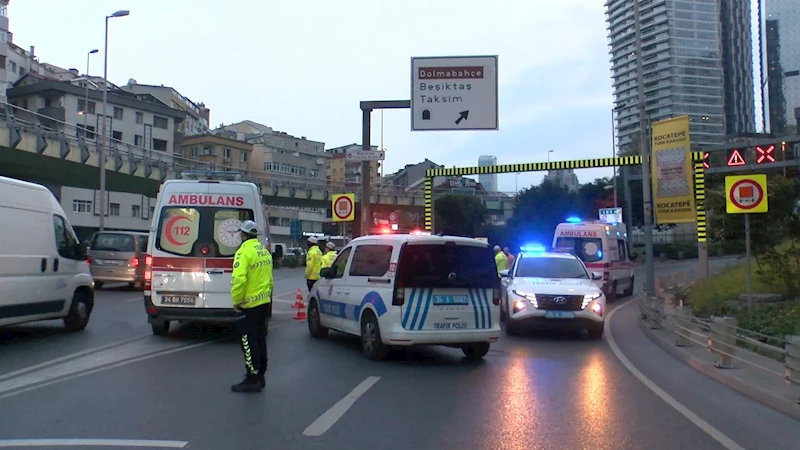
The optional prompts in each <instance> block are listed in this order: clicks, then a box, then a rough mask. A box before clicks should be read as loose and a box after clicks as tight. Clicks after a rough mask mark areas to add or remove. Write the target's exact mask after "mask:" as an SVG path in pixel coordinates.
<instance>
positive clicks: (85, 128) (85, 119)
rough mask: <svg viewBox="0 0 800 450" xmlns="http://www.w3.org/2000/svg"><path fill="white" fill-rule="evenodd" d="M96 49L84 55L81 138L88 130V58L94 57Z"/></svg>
mask: <svg viewBox="0 0 800 450" xmlns="http://www.w3.org/2000/svg"><path fill="white" fill-rule="evenodd" d="M99 51H100V50H98V49H96V48H95V49H93V50H89V51H88V52H87V53H86V74H85V75H84V78H86V95H85V96H84V98H83V111H82V113H83V136H84V137H86V130H87V129H88V128H87V127H88V123H87V119H88V117H87V116H88V115H89V57H90V56H92V55H94V54H95V53H97V52H99Z"/></svg>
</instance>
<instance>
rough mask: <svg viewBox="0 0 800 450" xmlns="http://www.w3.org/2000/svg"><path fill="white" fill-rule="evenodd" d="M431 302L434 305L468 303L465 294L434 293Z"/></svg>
mask: <svg viewBox="0 0 800 450" xmlns="http://www.w3.org/2000/svg"><path fill="white" fill-rule="evenodd" d="M433 304H434V305H436V306H450V305H469V299H468V298H467V296H466V295H434V296H433Z"/></svg>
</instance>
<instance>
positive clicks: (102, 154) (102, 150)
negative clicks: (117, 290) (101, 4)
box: [97, 10, 131, 231]
mask: <svg viewBox="0 0 800 450" xmlns="http://www.w3.org/2000/svg"><path fill="white" fill-rule="evenodd" d="M130 13H131V12H130V11H127V10H120V11H117V12H115V13H114V14H111V15H110V16H106V35H105V47H104V52H103V122H102V127H101V130H100V139H98V140H97V144H98V145H97V148H98V150H99V155H98V156H99V160H100V161H99V162H100V202H99V205H98V206H99V207H100V231H103V230H104V229H105V223H106V220H105V219H106V134H107V130H106V123H107V121H106V119H107V116H106V109H107V108H108V19H113V18H114V17H125V16H127V15H128V14H130Z"/></svg>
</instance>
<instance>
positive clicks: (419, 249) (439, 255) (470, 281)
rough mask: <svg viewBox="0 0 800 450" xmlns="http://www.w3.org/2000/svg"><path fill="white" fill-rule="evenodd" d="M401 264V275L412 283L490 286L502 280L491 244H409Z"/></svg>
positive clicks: (404, 280)
mask: <svg viewBox="0 0 800 450" xmlns="http://www.w3.org/2000/svg"><path fill="white" fill-rule="evenodd" d="M398 266H399V267H398V270H397V277H398V278H399V280H400V281H401V282H402V284H403V286H408V287H430V288H433V287H442V288H447V287H452V288H487V289H488V288H492V287H495V284H496V283H497V281H498V275H497V267H496V266H495V264H494V255H493V253H492V250H491V249H490V248H488V247H476V246H467V245H417V244H414V245H412V244H407V245H405V246H404V247H403V250H402V251H401V252H400V261H399V264H398ZM451 274H455V276H451Z"/></svg>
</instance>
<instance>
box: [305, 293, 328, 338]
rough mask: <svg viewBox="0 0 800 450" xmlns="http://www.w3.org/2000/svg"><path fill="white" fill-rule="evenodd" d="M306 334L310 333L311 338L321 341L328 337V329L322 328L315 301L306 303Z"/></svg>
mask: <svg viewBox="0 0 800 450" xmlns="http://www.w3.org/2000/svg"><path fill="white" fill-rule="evenodd" d="M308 332H309V333H311V337H313V338H316V339H322V338H324V337H326V336H327V335H328V329H327V328H325V327H323V326H322V320H321V319H320V316H319V306H318V305H317V301H316V300H315V299H312V300H311V301H310V302H309V303H308Z"/></svg>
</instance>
